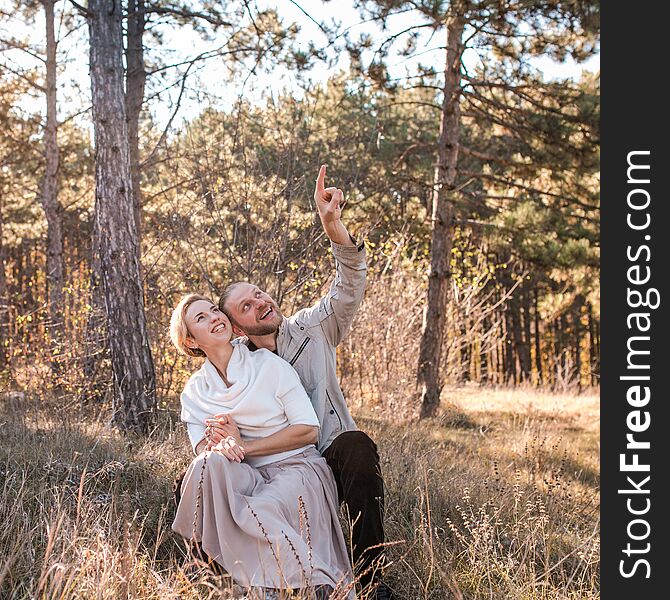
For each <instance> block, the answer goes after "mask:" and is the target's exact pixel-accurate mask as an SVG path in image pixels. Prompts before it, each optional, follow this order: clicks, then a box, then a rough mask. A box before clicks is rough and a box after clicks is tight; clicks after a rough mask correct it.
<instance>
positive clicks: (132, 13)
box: [125, 0, 147, 240]
mask: <svg viewBox="0 0 670 600" xmlns="http://www.w3.org/2000/svg"><path fill="white" fill-rule="evenodd" d="M145 15H146V12H145V10H144V0H128V17H127V20H126V22H127V37H126V66H127V71H126V97H125V98H126V120H127V122H128V143H129V144H130V176H131V178H132V182H133V212H134V216H135V227H136V228H137V232H138V238H139V239H140V240H141V231H142V228H141V225H142V220H141V210H142V190H141V187H140V177H141V172H140V135H139V131H140V112H141V111H142V103H143V102H144V85H145V83H146V79H147V73H146V71H145V69H144V46H143V44H142V36H143V35H144V26H145V19H146V16H145Z"/></svg>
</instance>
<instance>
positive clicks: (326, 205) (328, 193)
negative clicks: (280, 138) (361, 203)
mask: <svg viewBox="0 0 670 600" xmlns="http://www.w3.org/2000/svg"><path fill="white" fill-rule="evenodd" d="M325 179H326V165H322V166H321V169H320V170H319V176H318V177H317V179H316V188H315V190H314V201H315V202H316V207H317V210H318V212H319V218H320V219H321V224H322V225H323V230H324V231H325V233H326V235H327V236H328V238H329V239H330V241H331V247H332V250H333V256H334V258H335V267H336V272H335V279H334V280H333V281H332V283H331V284H330V289H329V290H328V293H327V294H326V295H325V296H324V297H323V298H321V300H320V301H319V302H318V303H317V304H316V305H315V306H313V307H311V308H308V309H306V310H304V311H300V313H298V315H296V317H298V318H299V319H305V320H307V321H311V322H316V321H318V322H319V323H320V324H321V327H322V329H323V331H324V333H325V335H326V337H327V338H328V340H329V341H330V343H331V344H333V345H334V346H337V345H338V344H339V343H340V342H341V341H342V339H344V337H345V336H346V335H347V333H349V330H350V329H351V323H352V321H353V320H354V316H355V315H356V311H357V310H358V307H359V306H360V303H361V301H362V300H363V293H364V291H365V277H366V271H367V267H366V260H365V247H364V245H363V243H360V244H358V245H357V244H356V243H355V241H354V239H353V238H352V237H351V235H349V232H348V231H347V228H346V227H345V226H344V224H343V223H342V221H341V219H340V217H341V215H342V203H343V202H344V195H343V193H342V190H340V189H338V188H335V187H329V188H327V187H325V185H324V184H325Z"/></svg>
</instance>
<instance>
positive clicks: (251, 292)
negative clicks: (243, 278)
mask: <svg viewBox="0 0 670 600" xmlns="http://www.w3.org/2000/svg"><path fill="white" fill-rule="evenodd" d="M225 309H226V312H228V313H229V314H230V316H231V318H232V321H233V323H234V325H233V330H234V331H235V333H237V334H238V335H247V336H249V335H268V334H270V333H275V332H276V331H277V330H278V329H279V326H280V325H281V322H282V315H281V312H280V311H279V306H278V305H277V303H276V302H275V301H274V300H273V299H272V298H271V297H270V296H269V295H268V294H266V293H265V292H264V291H263V290H261V289H259V288H258V286H255V285H252V284H250V283H239V284H237V285H236V286H235V287H234V288H233V291H232V292H231V294H230V295H229V296H228V299H227V300H226V306H225Z"/></svg>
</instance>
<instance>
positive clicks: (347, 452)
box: [333, 431, 379, 474]
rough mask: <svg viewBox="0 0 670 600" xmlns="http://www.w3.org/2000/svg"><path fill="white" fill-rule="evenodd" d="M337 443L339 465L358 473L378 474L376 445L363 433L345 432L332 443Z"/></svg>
mask: <svg viewBox="0 0 670 600" xmlns="http://www.w3.org/2000/svg"><path fill="white" fill-rule="evenodd" d="M336 442H337V443H338V446H339V448H338V453H339V454H340V457H341V465H342V467H343V468H345V469H347V470H352V471H355V472H359V473H366V474H367V473H370V474H374V473H378V471H379V454H378V453H377V444H375V443H374V441H373V440H372V438H370V436H369V435H368V434H367V433H365V432H363V431H345V432H344V433H342V434H340V435H339V436H338V437H337V438H336V439H335V442H333V443H336Z"/></svg>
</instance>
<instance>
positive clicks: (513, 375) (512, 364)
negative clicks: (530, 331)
mask: <svg viewBox="0 0 670 600" xmlns="http://www.w3.org/2000/svg"><path fill="white" fill-rule="evenodd" d="M513 312H514V306H513V305H512V304H511V303H510V306H509V308H508V310H507V312H506V313H505V325H506V329H507V331H506V340H505V347H506V349H507V351H506V353H505V354H506V357H505V366H506V383H508V384H510V383H512V384H515V383H517V375H518V372H519V370H518V368H517V352H516V342H515V340H516V338H515V335H514V317H513V316H512V313H513Z"/></svg>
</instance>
